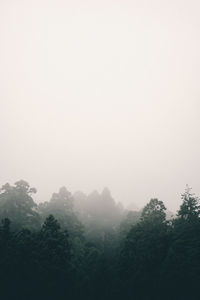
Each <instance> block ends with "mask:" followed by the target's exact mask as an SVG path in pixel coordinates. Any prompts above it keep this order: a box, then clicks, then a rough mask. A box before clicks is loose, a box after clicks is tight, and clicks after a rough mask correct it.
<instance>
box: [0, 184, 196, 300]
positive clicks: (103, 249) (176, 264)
mask: <svg viewBox="0 0 200 300" xmlns="http://www.w3.org/2000/svg"><path fill="white" fill-rule="evenodd" d="M35 192H36V189H34V188H30V186H29V184H28V183H27V182H25V181H18V182H17V183H16V184H15V185H14V186H11V185H10V184H5V185H4V186H3V187H2V188H1V191H0V218H1V225H0V286H1V296H2V299H16V300H18V299H20V300H23V299H26V300H28V299H38V300H40V299H43V300H46V299H61V300H62V299H72V300H73V299H88V300H90V299H91V300H92V299H97V300H98V299H99V300H103V299H105V300H106V299H109V300H112V299H116V300H117V299H133V300H134V299H135V300H143V299H144V300H157V299H159V300H160V299H162V300H163V299H164V300H171V299H172V300H184V299H191V300H195V299H199V297H200V296H199V291H198V284H199V282H200V218H199V216H200V206H199V199H198V198H197V197H195V196H194V195H193V194H191V192H190V189H188V188H187V189H186V191H185V193H184V194H183V195H182V204H181V207H180V209H179V211H178V213H177V216H176V217H175V218H174V219H170V220H167V219H166V208H165V205H164V204H163V202H162V201H159V200H158V199H151V200H150V202H149V203H148V204H147V205H146V206H145V207H144V208H143V210H142V211H126V210H125V209H123V207H122V205H121V204H116V203H115V201H114V199H113V198H112V196H111V194H110V192H109V190H108V189H107V188H106V189H104V190H103V192H102V193H101V194H99V193H98V192H96V191H95V192H93V193H92V194H90V195H88V196H87V195H85V194H83V193H82V192H77V193H75V194H74V195H71V193H70V192H68V191H67V189H66V188H65V187H62V188H61V189H60V190H59V191H58V193H54V194H53V195H52V198H51V199H50V201H49V202H44V203H41V204H39V205H37V204H36V203H35V202H34V200H33V198H32V194H33V193H35Z"/></svg>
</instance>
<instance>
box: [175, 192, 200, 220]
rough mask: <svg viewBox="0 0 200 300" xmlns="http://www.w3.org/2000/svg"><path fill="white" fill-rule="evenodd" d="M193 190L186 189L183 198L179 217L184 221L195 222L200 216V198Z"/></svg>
mask: <svg viewBox="0 0 200 300" xmlns="http://www.w3.org/2000/svg"><path fill="white" fill-rule="evenodd" d="M190 191H191V188H189V187H188V186H187V187H186V190H185V193H184V194H183V195H182V196H181V198H182V200H183V203H182V204H181V206H180V209H179V211H178V214H177V216H178V217H180V218H181V219H182V220H187V221H194V220H197V219H198V218H199V216H200V205H199V198H198V197H195V196H194V194H192V193H191V192H190Z"/></svg>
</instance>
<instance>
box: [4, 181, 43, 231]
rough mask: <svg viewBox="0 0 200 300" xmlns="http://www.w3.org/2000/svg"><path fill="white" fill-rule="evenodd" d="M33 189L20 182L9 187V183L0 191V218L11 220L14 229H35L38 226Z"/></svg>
mask: <svg viewBox="0 0 200 300" xmlns="http://www.w3.org/2000/svg"><path fill="white" fill-rule="evenodd" d="M34 193H36V189H35V188H31V187H30V186H29V184H28V183H27V182H26V181H24V180H20V181H17V182H16V183H15V185H14V186H11V185H10V184H9V183H7V184H5V185H3V186H2V188H1V190H0V217H1V219H2V218H9V219H11V220H12V223H13V226H15V227H19V228H21V227H23V226H26V227H32V228H33V227H35V228H37V227H38V226H39V224H40V220H39V214H38V213H37V205H36V203H35V202H34V201H33V198H32V196H31V195H32V194H34Z"/></svg>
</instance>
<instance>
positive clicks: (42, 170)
mask: <svg viewBox="0 0 200 300" xmlns="http://www.w3.org/2000/svg"><path fill="white" fill-rule="evenodd" d="M199 11H200V3H199V1H194V0H167V1H163V0H148V1H142V0H131V1H128V0H115V1H114V0H106V1H105V0H102V1H96V0H93V1H91V0H86V1H83V0H79V1H78V0H73V1H72V0H68V1H67V0H65V1H64V0H63V1H62V0H48V1H47V0H24V1H22V0H18V1H15V0H1V1H0V41H1V47H0V141H1V143H0V170H1V171H0V185H3V184H4V183H6V182H10V183H11V184H13V183H14V182H16V181H17V180H19V179H24V180H26V181H28V182H29V184H30V185H31V186H34V187H36V188H37V190H38V193H37V195H36V196H35V200H36V201H38V202H40V201H47V200H49V199H50V197H51V194H52V193H53V192H55V191H57V190H58V189H59V187H60V186H63V185H65V186H66V187H67V189H68V190H69V191H71V192H72V193H73V192H75V191H76V190H82V191H83V192H85V193H90V192H91V191H93V190H94V189H97V190H98V191H101V190H102V189H103V188H104V187H105V186H107V187H109V189H110V190H111V192H112V195H113V197H114V198H115V200H116V201H117V202H118V201H121V202H122V203H123V204H124V205H127V204H129V203H131V202H134V203H135V204H137V205H138V206H139V207H142V206H143V205H144V204H146V203H147V202H148V201H149V200H150V199H151V198H155V197H156V198H159V199H160V200H162V201H164V203H165V204H166V206H167V207H168V208H169V209H170V210H172V211H175V210H177V209H178V207H179V205H180V203H181V197H180V196H181V194H182V193H183V192H184V190H185V186H186V184H189V186H191V187H192V188H193V192H194V193H195V194H196V195H199V196H200V184H199V170H200V84H199V80H200V55H199V53H200V18H199Z"/></svg>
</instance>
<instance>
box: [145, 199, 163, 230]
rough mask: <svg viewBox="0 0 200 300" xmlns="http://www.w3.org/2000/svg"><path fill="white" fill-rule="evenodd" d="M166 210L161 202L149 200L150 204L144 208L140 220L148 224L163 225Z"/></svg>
mask: <svg viewBox="0 0 200 300" xmlns="http://www.w3.org/2000/svg"><path fill="white" fill-rule="evenodd" d="M165 211H166V208H165V205H164V203H163V202H162V201H159V200H158V199H156V198H155V199H151V200H150V202H149V203H148V204H147V205H146V206H145V207H144V209H143V211H142V214H141V220H142V221H143V222H150V223H154V224H157V223H163V222H164V221H165V219H166V213H165Z"/></svg>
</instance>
